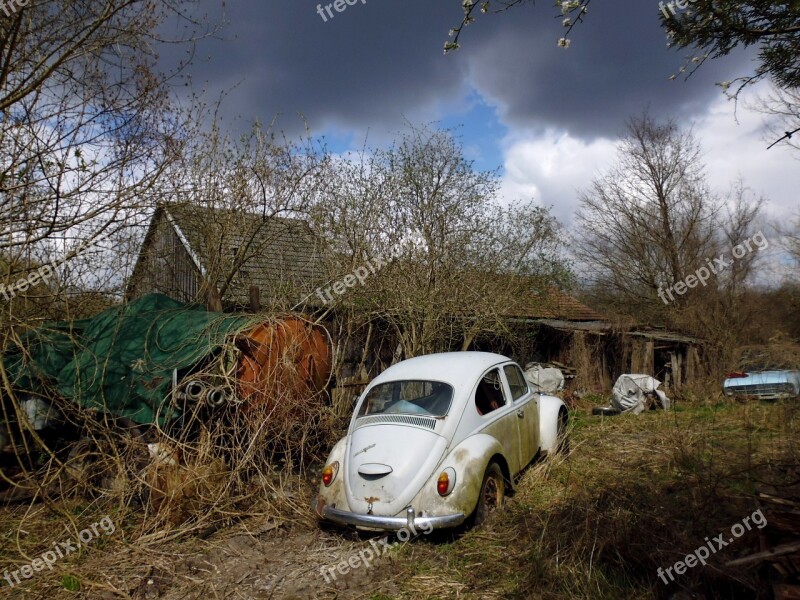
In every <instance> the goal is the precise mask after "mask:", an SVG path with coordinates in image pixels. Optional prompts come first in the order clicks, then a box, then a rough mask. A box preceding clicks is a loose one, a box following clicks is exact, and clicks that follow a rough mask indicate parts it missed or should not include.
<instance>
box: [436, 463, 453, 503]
mask: <svg viewBox="0 0 800 600" xmlns="http://www.w3.org/2000/svg"><path fill="white" fill-rule="evenodd" d="M455 484H456V472H455V469H453V468H452V467H447V468H446V469H445V470H444V471H442V472H441V473H440V474H439V478H438V479H437V480H436V491H437V492H438V493H439V495H440V496H447V494H449V493H450V492H452V491H453V486H455Z"/></svg>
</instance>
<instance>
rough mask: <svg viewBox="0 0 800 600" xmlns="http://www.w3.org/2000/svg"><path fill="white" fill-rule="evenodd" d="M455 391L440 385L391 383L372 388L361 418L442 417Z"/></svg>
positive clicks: (421, 382)
mask: <svg viewBox="0 0 800 600" xmlns="http://www.w3.org/2000/svg"><path fill="white" fill-rule="evenodd" d="M452 399H453V388H452V387H451V386H449V385H448V384H446V383H441V382H439V381H390V382H388V383H382V384H380V385H376V386H375V387H374V388H372V389H371V390H370V391H369V393H368V394H367V397H366V398H365V399H364V402H362V403H361V408H360V409H359V411H358V416H359V417H365V416H367V415H384V414H403V415H430V416H435V417H443V416H444V415H446V414H447V411H448V410H450V402H451V401H452Z"/></svg>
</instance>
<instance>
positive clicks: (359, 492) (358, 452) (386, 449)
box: [344, 421, 447, 516]
mask: <svg viewBox="0 0 800 600" xmlns="http://www.w3.org/2000/svg"><path fill="white" fill-rule="evenodd" d="M354 427H356V429H355V430H354V431H353V432H352V433H351V434H350V439H349V442H348V445H347V450H346V455H345V461H344V462H345V466H344V476H345V482H346V485H345V491H346V494H347V502H348V504H349V506H350V510H351V511H353V512H357V513H363V514H367V512H368V511H369V510H370V508H371V509H372V514H375V515H381V516H394V515H396V514H398V513H400V512H401V511H402V510H403V509H404V508H406V507H407V506H409V505H410V504H411V501H412V500H413V499H414V496H416V495H417V493H418V492H419V490H420V488H421V487H422V486H423V485H424V484H425V483H426V482H427V481H428V479H430V477H431V475H432V474H433V471H434V469H435V468H436V466H437V465H438V464H439V462H440V461H441V459H442V455H443V454H444V451H445V448H446V447H447V441H446V440H445V438H443V437H442V436H440V435H437V434H436V433H434V432H433V431H430V430H427V429H423V428H421V427H415V426H404V425H397V424H374V425H362V426H360V427H359V426H358V421H356V423H355V424H354ZM370 505H371V506H370ZM414 508H418V509H420V510H421V509H423V508H424V507H414Z"/></svg>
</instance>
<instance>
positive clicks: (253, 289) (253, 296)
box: [249, 285, 261, 313]
mask: <svg viewBox="0 0 800 600" xmlns="http://www.w3.org/2000/svg"><path fill="white" fill-rule="evenodd" d="M249 295H250V312H254V313H257V312H261V289H260V288H259V287H258V286H257V285H251V286H250V290H249Z"/></svg>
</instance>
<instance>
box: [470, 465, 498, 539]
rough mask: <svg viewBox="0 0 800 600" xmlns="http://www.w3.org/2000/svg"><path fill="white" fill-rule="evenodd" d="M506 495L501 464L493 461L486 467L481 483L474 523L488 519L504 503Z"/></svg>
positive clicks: (478, 523)
mask: <svg viewBox="0 0 800 600" xmlns="http://www.w3.org/2000/svg"><path fill="white" fill-rule="evenodd" d="M505 497H506V482H505V478H504V477H503V471H501V470H500V465H498V464H497V463H496V462H492V463H490V464H489V466H488V467H487V468H486V473H485V474H484V476H483V483H482V484H481V492H480V494H479V496H478V504H477V505H476V506H475V512H474V513H473V519H472V524H473V525H480V524H481V523H483V522H484V521H485V520H486V517H488V516H489V513H491V512H492V511H493V510H495V509H496V508H498V507H500V506H501V505H502V504H503V500H504V499H505Z"/></svg>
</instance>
